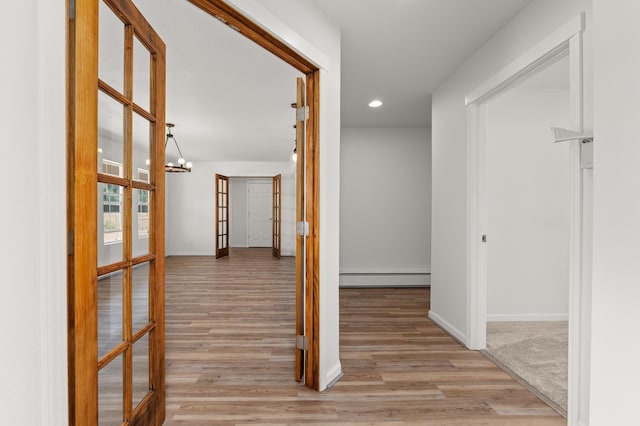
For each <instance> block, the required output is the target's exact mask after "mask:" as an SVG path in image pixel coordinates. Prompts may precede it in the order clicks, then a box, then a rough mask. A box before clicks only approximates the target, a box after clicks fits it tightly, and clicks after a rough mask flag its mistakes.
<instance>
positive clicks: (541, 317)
mask: <svg viewBox="0 0 640 426" xmlns="http://www.w3.org/2000/svg"><path fill="white" fill-rule="evenodd" d="M507 321H519V322H522V321H569V314H490V315H487V322H507Z"/></svg>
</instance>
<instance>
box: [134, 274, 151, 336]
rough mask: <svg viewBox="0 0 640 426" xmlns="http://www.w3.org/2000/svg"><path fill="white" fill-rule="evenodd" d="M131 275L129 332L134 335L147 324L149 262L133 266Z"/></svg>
mask: <svg viewBox="0 0 640 426" xmlns="http://www.w3.org/2000/svg"><path fill="white" fill-rule="evenodd" d="M131 274H132V277H131V282H132V295H131V320H132V327H131V330H132V333H133V334H136V333H137V332H138V331H140V329H141V328H143V327H144V326H146V325H147V324H148V323H149V262H146V263H143V264H140V265H137V266H135V267H134V268H133V269H132V271H131Z"/></svg>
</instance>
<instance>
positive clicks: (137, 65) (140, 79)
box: [133, 36, 151, 112]
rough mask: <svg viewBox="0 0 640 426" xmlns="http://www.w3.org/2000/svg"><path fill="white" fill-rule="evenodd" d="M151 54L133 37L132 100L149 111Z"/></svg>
mask: <svg viewBox="0 0 640 426" xmlns="http://www.w3.org/2000/svg"><path fill="white" fill-rule="evenodd" d="M150 89H151V54H150V53H149V51H148V50H147V48H146V47H145V46H144V44H142V43H141V42H140V40H138V37H135V36H134V37H133V102H135V103H136V104H137V105H138V106H140V107H142V108H144V109H145V110H146V111H149V112H150V109H149V103H150V98H151V96H150V95H151V90H150Z"/></svg>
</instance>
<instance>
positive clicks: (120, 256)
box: [67, 0, 165, 425]
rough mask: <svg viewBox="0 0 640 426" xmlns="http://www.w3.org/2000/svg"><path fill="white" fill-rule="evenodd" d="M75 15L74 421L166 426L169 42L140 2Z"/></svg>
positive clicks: (92, 5) (88, 8)
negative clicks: (165, 332) (165, 188)
mask: <svg viewBox="0 0 640 426" xmlns="http://www.w3.org/2000/svg"><path fill="white" fill-rule="evenodd" d="M67 17H68V38H67V40H68V46H67V57H68V62H67V64H68V67H67V69H68V75H67V80H68V84H67V88H68V92H67V105H68V114H67V117H68V118H67V128H68V154H67V169H68V178H67V185H68V188H67V194H68V195H67V200H68V204H67V212H68V214H67V218H68V269H67V270H68V301H69V303H68V329H69V334H68V337H69V338H68V342H69V423H70V424H71V425H94V424H98V425H103V424H104V425H106V424H109V425H114V424H115V425H161V424H162V423H163V421H164V417H165V409H164V399H165V398H164V219H165V218H164V172H163V167H164V140H163V139H164V125H165V45H164V43H163V42H162V40H161V39H160V37H159V36H158V35H157V34H156V32H155V31H154V30H153V28H151V26H150V25H149V23H148V22H147V21H146V20H145V18H144V17H143V16H142V15H141V13H140V12H139V11H138V10H137V9H136V7H135V6H134V5H133V3H132V2H131V0H76V1H75V2H70V3H69V5H68V16H67Z"/></svg>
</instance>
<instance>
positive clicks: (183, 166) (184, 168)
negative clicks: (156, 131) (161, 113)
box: [164, 123, 193, 173]
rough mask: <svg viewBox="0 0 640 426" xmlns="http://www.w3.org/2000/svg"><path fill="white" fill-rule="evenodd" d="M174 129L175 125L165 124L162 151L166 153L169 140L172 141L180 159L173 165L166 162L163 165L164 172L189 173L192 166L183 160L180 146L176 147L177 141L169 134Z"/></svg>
mask: <svg viewBox="0 0 640 426" xmlns="http://www.w3.org/2000/svg"><path fill="white" fill-rule="evenodd" d="M173 127H175V124H173V123H167V139H166V140H165V142H164V150H165V153H166V151H167V144H168V143H169V139H171V140H173V143H174V144H175V145H176V148H178V153H179V154H180V158H178V164H177V165H175V164H173V163H172V162H168V163H166V164H165V165H164V171H165V172H170V173H184V172H191V168H192V167H193V164H192V163H191V162H187V161H186V160H185V159H184V156H183V155H182V151H180V146H179V145H178V141H177V140H176V138H175V136H173V134H172V133H171V129H172V128H173Z"/></svg>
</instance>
